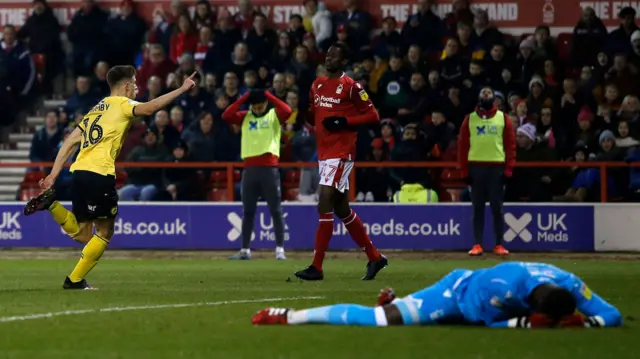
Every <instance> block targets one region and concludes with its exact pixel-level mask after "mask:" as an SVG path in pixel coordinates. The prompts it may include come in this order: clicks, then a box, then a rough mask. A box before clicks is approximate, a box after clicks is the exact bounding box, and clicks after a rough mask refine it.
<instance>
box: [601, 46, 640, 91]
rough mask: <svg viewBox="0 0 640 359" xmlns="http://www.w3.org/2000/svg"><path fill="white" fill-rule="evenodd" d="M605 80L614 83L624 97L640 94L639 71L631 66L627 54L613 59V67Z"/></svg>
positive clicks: (617, 55) (618, 55)
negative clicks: (639, 87)
mask: <svg viewBox="0 0 640 359" xmlns="http://www.w3.org/2000/svg"><path fill="white" fill-rule="evenodd" d="M605 79H606V80H607V81H609V82H612V83H614V84H615V85H616V87H617V88H618V90H619V91H620V93H621V94H623V95H628V94H632V93H637V92H638V83H637V82H638V69H636V68H635V67H633V66H631V64H629V60H628V58H627V55H626V54H623V53H620V54H616V55H615V56H614V57H613V66H611V68H610V69H609V71H608V72H607V73H606V74H605Z"/></svg>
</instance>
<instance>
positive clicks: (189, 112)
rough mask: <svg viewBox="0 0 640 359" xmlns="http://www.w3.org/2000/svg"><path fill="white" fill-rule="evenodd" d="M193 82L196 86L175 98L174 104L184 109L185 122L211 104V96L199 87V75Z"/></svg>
mask: <svg viewBox="0 0 640 359" xmlns="http://www.w3.org/2000/svg"><path fill="white" fill-rule="evenodd" d="M194 82H195V83H196V86H194V87H193V88H192V89H191V90H189V92H187V93H184V94H182V95H180V97H178V98H177V99H176V104H178V105H180V107H182V109H183V110H184V115H185V119H186V122H187V124H188V123H190V122H192V121H194V120H195V119H196V117H198V115H200V113H202V111H206V110H207V109H209V108H211V106H212V105H213V103H212V99H211V97H209V96H208V95H207V93H206V92H204V91H203V90H202V88H201V87H200V76H196V77H195V78H194ZM190 148H192V147H190Z"/></svg>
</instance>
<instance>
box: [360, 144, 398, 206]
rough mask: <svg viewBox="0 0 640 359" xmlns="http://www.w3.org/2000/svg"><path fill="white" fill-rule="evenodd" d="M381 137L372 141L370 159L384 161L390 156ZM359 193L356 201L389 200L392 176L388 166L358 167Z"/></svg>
mask: <svg viewBox="0 0 640 359" xmlns="http://www.w3.org/2000/svg"><path fill="white" fill-rule="evenodd" d="M383 145H384V144H383V141H382V139H381V138H376V139H374V140H373V141H372V142H371V147H370V150H369V158H368V159H367V160H368V161H371V162H383V161H386V160H387V158H388V154H387V153H385V151H384V148H383ZM356 171H357V174H356V180H357V182H358V183H357V188H358V194H357V196H356V202H388V201H389V197H391V176H390V175H389V169H388V168H387V167H367V168H362V169H357V170H356Z"/></svg>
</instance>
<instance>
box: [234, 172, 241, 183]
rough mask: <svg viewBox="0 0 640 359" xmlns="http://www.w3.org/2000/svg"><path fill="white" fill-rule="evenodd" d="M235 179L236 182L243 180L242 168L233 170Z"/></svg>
mask: <svg viewBox="0 0 640 359" xmlns="http://www.w3.org/2000/svg"><path fill="white" fill-rule="evenodd" d="M233 180H234V182H236V183H240V181H242V172H240V170H234V171H233Z"/></svg>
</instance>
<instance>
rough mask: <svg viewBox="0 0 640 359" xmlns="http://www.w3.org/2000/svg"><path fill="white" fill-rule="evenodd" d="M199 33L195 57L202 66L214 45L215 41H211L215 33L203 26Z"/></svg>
mask: <svg viewBox="0 0 640 359" xmlns="http://www.w3.org/2000/svg"><path fill="white" fill-rule="evenodd" d="M207 4H208V2H207ZM198 34H199V35H198V36H199V37H198V45H197V46H196V52H195V53H194V55H193V58H194V60H196V64H198V66H199V67H200V68H202V63H204V59H205V57H206V56H207V53H208V52H209V49H210V48H211V47H212V46H213V41H211V40H212V39H213V33H212V32H211V29H210V28H208V27H206V26H202V27H201V28H200V30H199V31H198Z"/></svg>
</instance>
